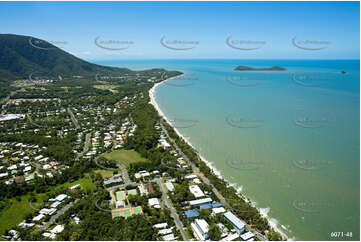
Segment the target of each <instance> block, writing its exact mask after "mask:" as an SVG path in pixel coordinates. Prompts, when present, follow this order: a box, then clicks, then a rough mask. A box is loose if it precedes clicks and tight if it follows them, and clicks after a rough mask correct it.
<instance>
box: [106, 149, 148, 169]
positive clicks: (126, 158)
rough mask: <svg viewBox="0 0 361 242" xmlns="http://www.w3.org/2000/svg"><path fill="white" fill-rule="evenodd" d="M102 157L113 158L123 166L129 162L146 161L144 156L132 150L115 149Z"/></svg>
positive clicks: (126, 165)
mask: <svg viewBox="0 0 361 242" xmlns="http://www.w3.org/2000/svg"><path fill="white" fill-rule="evenodd" d="M103 157H104V158H105V159H107V160H115V161H117V162H119V164H121V165H122V166H125V167H128V166H129V164H131V163H135V162H141V161H148V160H147V159H146V158H143V157H141V156H140V154H139V153H138V152H136V151H134V150H115V151H112V152H110V153H106V154H104V155H103Z"/></svg>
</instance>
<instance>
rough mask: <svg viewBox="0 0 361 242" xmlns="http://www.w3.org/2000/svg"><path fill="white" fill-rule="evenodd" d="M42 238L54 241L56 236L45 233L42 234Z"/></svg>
mask: <svg viewBox="0 0 361 242" xmlns="http://www.w3.org/2000/svg"><path fill="white" fill-rule="evenodd" d="M43 236H44V237H46V238H50V239H55V236H56V234H52V233H49V232H45V233H43Z"/></svg>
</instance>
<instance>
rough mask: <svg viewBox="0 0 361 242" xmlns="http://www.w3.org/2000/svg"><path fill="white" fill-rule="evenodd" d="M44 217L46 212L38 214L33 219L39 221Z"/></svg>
mask: <svg viewBox="0 0 361 242" xmlns="http://www.w3.org/2000/svg"><path fill="white" fill-rule="evenodd" d="M44 217H45V215H44V214H39V215H38V216H36V217H34V218H33V221H35V222H38V221H40V220H42V219H43V218H44Z"/></svg>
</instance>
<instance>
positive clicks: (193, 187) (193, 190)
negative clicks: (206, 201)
mask: <svg viewBox="0 0 361 242" xmlns="http://www.w3.org/2000/svg"><path fill="white" fill-rule="evenodd" d="M189 191H190V192H191V193H192V194H193V195H194V196H195V197H196V198H199V197H204V196H205V195H204V193H203V191H202V190H201V189H200V188H199V186H198V185H191V186H189Z"/></svg>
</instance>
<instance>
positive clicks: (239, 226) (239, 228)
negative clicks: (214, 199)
mask: <svg viewBox="0 0 361 242" xmlns="http://www.w3.org/2000/svg"><path fill="white" fill-rule="evenodd" d="M223 215H224V217H226V219H228V220H229V221H230V222H231V223H232V225H233V226H234V228H235V229H236V230H237V232H238V233H240V234H242V233H243V232H244V230H245V228H246V224H245V223H244V222H243V221H242V220H240V219H239V218H238V217H237V216H236V215H234V214H233V213H232V212H229V211H228V212H225V213H224V214H223Z"/></svg>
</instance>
